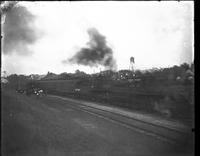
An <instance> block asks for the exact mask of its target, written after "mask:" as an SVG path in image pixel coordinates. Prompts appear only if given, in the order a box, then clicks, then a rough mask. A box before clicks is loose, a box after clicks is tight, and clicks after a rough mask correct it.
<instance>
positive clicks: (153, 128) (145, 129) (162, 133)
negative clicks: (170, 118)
mask: <svg viewBox="0 0 200 156" xmlns="http://www.w3.org/2000/svg"><path fill="white" fill-rule="evenodd" d="M51 96H52V97H57V98H60V99H63V100H66V101H70V102H73V103H76V105H74V104H71V103H67V105H70V107H71V108H72V109H76V110H80V111H83V112H86V113H89V114H91V115H95V116H98V117H101V118H103V119H105V120H108V121H110V122H113V123H116V124H120V125H122V126H125V127H126V128H129V129H132V130H135V131H138V132H140V133H143V134H146V135H148V136H153V137H155V138H157V139H159V140H163V141H166V142H168V143H172V144H174V143H182V142H183V141H185V140H186V139H187V138H188V137H189V136H190V135H189V132H185V131H180V130H177V129H173V128H170V127H165V126H162V125H157V124H153V123H149V122H146V121H142V120H139V119H135V118H132V117H128V116H125V115H123V114H119V113H116V112H111V111H108V110H103V109H100V108H95V107H92V106H88V105H84V104H80V103H81V101H80V102H78V101H75V100H73V99H68V98H64V97H60V96H55V95H51Z"/></svg>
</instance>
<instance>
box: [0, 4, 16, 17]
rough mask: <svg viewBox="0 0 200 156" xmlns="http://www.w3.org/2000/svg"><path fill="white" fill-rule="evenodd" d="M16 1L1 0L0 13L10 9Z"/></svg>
mask: <svg viewBox="0 0 200 156" xmlns="http://www.w3.org/2000/svg"><path fill="white" fill-rule="evenodd" d="M17 3H18V2H17V1H1V15H3V14H6V13H7V12H8V11H10V10H11V9H12V8H13V7H14V6H15V5H16V4H17Z"/></svg>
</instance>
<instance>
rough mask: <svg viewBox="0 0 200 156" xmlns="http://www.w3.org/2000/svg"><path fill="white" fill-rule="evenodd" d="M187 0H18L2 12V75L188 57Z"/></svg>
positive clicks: (164, 63) (157, 63) (139, 65)
mask: <svg viewBox="0 0 200 156" xmlns="http://www.w3.org/2000/svg"><path fill="white" fill-rule="evenodd" d="M193 5H194V4H193V2H192V1H188V2H183V1H181V2H177V1H165V2H158V1H150V2H148V1H143V2H139V1H132V2H131V1H125V2H123V1H107V2H106V1H104V2H100V1H98V2H97V1H96V2H92V1H90V2H89V1H88V2H86V1H85V2H83V1H82V2H81V1H80V2H64V1H62V2H55V1H54V2H44V1H43V2H19V3H18V4H17V5H16V6H15V7H14V8H13V9H12V10H10V11H9V12H7V13H6V17H5V22H4V24H3V25H2V30H3V41H1V42H2V43H3V46H2V47H3V48H2V49H1V51H2V53H1V54H2V70H5V71H6V72H7V73H8V74H14V73H17V74H26V75H28V74H46V73H47V72H48V71H50V72H53V73H56V74H60V73H63V72H67V73H69V72H74V71H75V70H77V69H79V70H82V71H84V72H87V73H93V72H98V71H100V70H104V69H109V68H112V69H113V70H121V69H129V68H130V57H134V60H135V63H134V68H135V69H141V70H144V69H150V68H154V67H157V68H164V67H170V66H174V65H180V64H182V63H184V62H187V63H191V62H192V61H193V60H194V50H193V45H194V39H193V38H194V30H193V27H194V23H193V18H194V15H193V14H194V13H193V12H194V8H193Z"/></svg>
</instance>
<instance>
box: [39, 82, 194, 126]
mask: <svg viewBox="0 0 200 156" xmlns="http://www.w3.org/2000/svg"><path fill="white" fill-rule="evenodd" d="M40 84H41V85H42V86H43V87H44V88H46V89H47V90H48V92H49V93H51V94H55V95H60V96H67V97H71V98H78V99H84V100H89V101H95V102H100V103H104V104H108V105H115V106H119V107H123V108H128V109H132V110H139V111H143V112H148V113H154V114H157V115H161V114H160V112H158V111H155V109H154V103H155V102H158V103H159V104H160V105H163V106H164V107H165V108H166V109H170V111H171V113H172V115H171V117H170V118H172V119H175V120H179V121H181V122H183V123H185V124H187V125H190V126H192V124H193V113H194V109H193V107H194V103H193V102H192V98H193V92H192V89H193V86H192V85H182V84H178V83H177V84H167V85H166V84H162V83H160V84H153V83H152V84H145V85H141V86H140V87H135V86H133V85H132V84H130V83H128V82H125V81H124V82H123V81H122V82H121V81H120V82H116V81H108V80H102V81H95V82H92V81H86V80H85V81H84V80H79V81H78V80H76V81H73V80H53V81H41V82H40ZM92 84H94V88H91V86H92ZM75 88H81V91H80V92H79V93H75V92H74V89H75ZM166 96H169V97H170V100H171V102H168V103H166V102H164V98H165V97H166ZM163 117H164V116H163Z"/></svg>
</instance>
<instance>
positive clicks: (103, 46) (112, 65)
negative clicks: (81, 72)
mask: <svg viewBox="0 0 200 156" xmlns="http://www.w3.org/2000/svg"><path fill="white" fill-rule="evenodd" d="M88 35H89V37H90V41H89V42H88V43H87V45H88V47H85V48H81V49H80V51H78V52H77V53H76V54H75V55H74V56H73V57H72V58H70V59H69V60H68V61H69V62H71V63H77V64H81V65H85V66H91V67H97V66H98V65H102V66H104V67H106V68H109V69H112V70H115V69H116V62H115V59H114V58H113V51H112V49H111V48H110V47H108V46H107V43H106V38H105V37H104V36H103V35H101V34H100V33H99V32H98V30H97V29H95V28H90V29H89V30H88ZM63 62H65V61H63Z"/></svg>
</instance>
